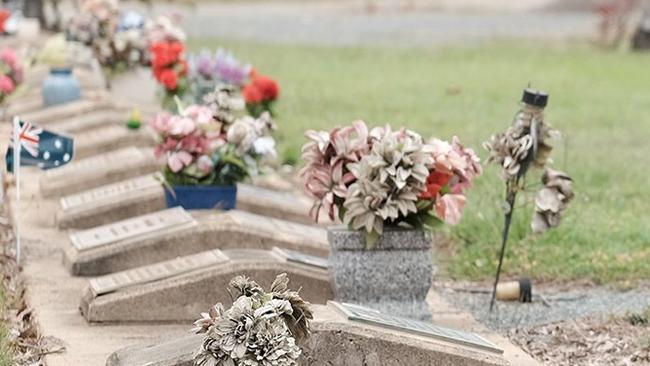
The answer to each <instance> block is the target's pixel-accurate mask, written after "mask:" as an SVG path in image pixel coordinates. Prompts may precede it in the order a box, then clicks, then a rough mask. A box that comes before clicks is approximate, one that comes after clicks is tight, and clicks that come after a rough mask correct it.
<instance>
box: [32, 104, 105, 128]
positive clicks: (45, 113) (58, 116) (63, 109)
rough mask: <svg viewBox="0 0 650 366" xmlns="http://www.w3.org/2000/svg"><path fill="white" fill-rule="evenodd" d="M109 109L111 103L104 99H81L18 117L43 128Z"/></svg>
mask: <svg viewBox="0 0 650 366" xmlns="http://www.w3.org/2000/svg"><path fill="white" fill-rule="evenodd" d="M110 107H112V103H111V102H110V101H108V100H107V98H106V97H100V99H99V100H91V99H81V100H78V101H75V102H70V103H65V104H60V105H55V106H51V107H45V108H43V109H41V110H38V111H34V112H31V113H25V114H23V115H22V116H20V117H21V119H23V120H25V121H28V122H31V123H34V124H37V125H40V126H44V127H45V126H49V125H50V123H54V122H55V121H59V120H62V119H65V118H69V117H74V116H78V115H81V114H84V113H89V112H92V111H96V110H100V109H107V108H110Z"/></svg>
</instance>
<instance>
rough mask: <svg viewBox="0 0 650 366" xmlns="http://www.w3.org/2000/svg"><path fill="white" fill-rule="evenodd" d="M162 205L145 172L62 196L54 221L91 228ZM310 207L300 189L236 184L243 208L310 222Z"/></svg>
mask: <svg viewBox="0 0 650 366" xmlns="http://www.w3.org/2000/svg"><path fill="white" fill-rule="evenodd" d="M165 207H166V202H165V192H164V188H163V187H162V185H161V183H160V182H159V180H157V179H156V178H155V176H154V175H153V174H152V175H144V176H140V177H135V178H131V179H127V180H124V181H120V182H117V183H113V184H109V185H105V186H101V187H97V188H93V189H90V190H87V191H83V192H79V193H76V194H72V195H69V196H65V197H62V198H61V209H60V210H59V212H58V213H57V225H58V227H59V228H61V229H67V228H90V227H93V226H98V225H102V224H105V223H107V222H111V221H117V220H123V219H126V218H129V217H133V216H137V215H143V214H146V213H150V212H154V211H158V210H162V209H163V208H165ZM310 208H311V203H310V201H309V199H307V197H305V196H304V195H302V194H300V193H296V192H278V191H274V190H270V189H264V188H259V187H255V186H252V185H249V184H242V183H240V184H238V185H237V209H240V210H242V211H248V212H253V213H256V214H259V215H263V216H269V217H273V218H279V219H284V220H287V221H293V222H298V223H303V224H312V223H313V221H312V219H311V218H310V217H309V209H310Z"/></svg>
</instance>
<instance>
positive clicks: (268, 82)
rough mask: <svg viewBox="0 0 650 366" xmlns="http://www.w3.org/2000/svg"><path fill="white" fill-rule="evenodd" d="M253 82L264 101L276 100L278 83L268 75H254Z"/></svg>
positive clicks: (278, 92)
mask: <svg viewBox="0 0 650 366" xmlns="http://www.w3.org/2000/svg"><path fill="white" fill-rule="evenodd" d="M253 84H255V85H256V86H257V89H258V90H259V91H260V93H262V99H263V100H264V101H272V100H276V99H277V98H278V95H279V94H280V87H279V86H278V83H277V82H276V81H275V80H273V79H271V78H270V77H268V76H257V77H255V79H254V80H253Z"/></svg>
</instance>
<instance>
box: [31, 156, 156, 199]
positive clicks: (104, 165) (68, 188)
mask: <svg viewBox="0 0 650 366" xmlns="http://www.w3.org/2000/svg"><path fill="white" fill-rule="evenodd" d="M158 169H159V164H158V163H157V162H156V160H155V158H154V156H153V149H152V148H136V147H127V148H122V149H119V150H114V151H111V152H108V153H105V154H102V155H96V156H93V157H89V158H85V159H79V160H74V161H72V162H70V163H69V164H67V165H65V166H62V167H60V168H57V169H52V170H47V171H45V172H44V173H43V174H42V175H41V177H40V180H39V183H40V188H41V195H42V196H43V197H45V198H50V197H60V196H64V195H68V194H71V193H74V192H79V191H83V190H87V189H91V188H94V187H99V186H102V185H105V184H109V183H114V182H118V181H120V180H123V179H127V178H131V177H137V176H139V175H142V174H146V173H153V172H154V171H156V170H158Z"/></svg>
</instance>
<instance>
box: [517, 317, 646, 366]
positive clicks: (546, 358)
mask: <svg viewBox="0 0 650 366" xmlns="http://www.w3.org/2000/svg"><path fill="white" fill-rule="evenodd" d="M649 317H650V310H648V311H646V312H645V313H641V314H635V315H634V316H629V315H628V316H618V317H604V318H603V317H591V318H587V319H580V320H568V321H565V322H561V323H554V324H550V325H547V326H538V327H531V328H527V329H521V330H515V331H512V332H510V334H508V337H509V338H510V340H511V341H512V342H513V343H515V344H517V345H519V346H520V347H521V348H522V349H524V350H525V351H526V352H528V353H529V354H530V355H531V356H533V357H534V358H536V359H537V360H539V361H542V362H544V363H545V364H547V365H573V366H583V365H584V366H592V365H616V366H621V365H630V366H632V365H650V319H649Z"/></svg>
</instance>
